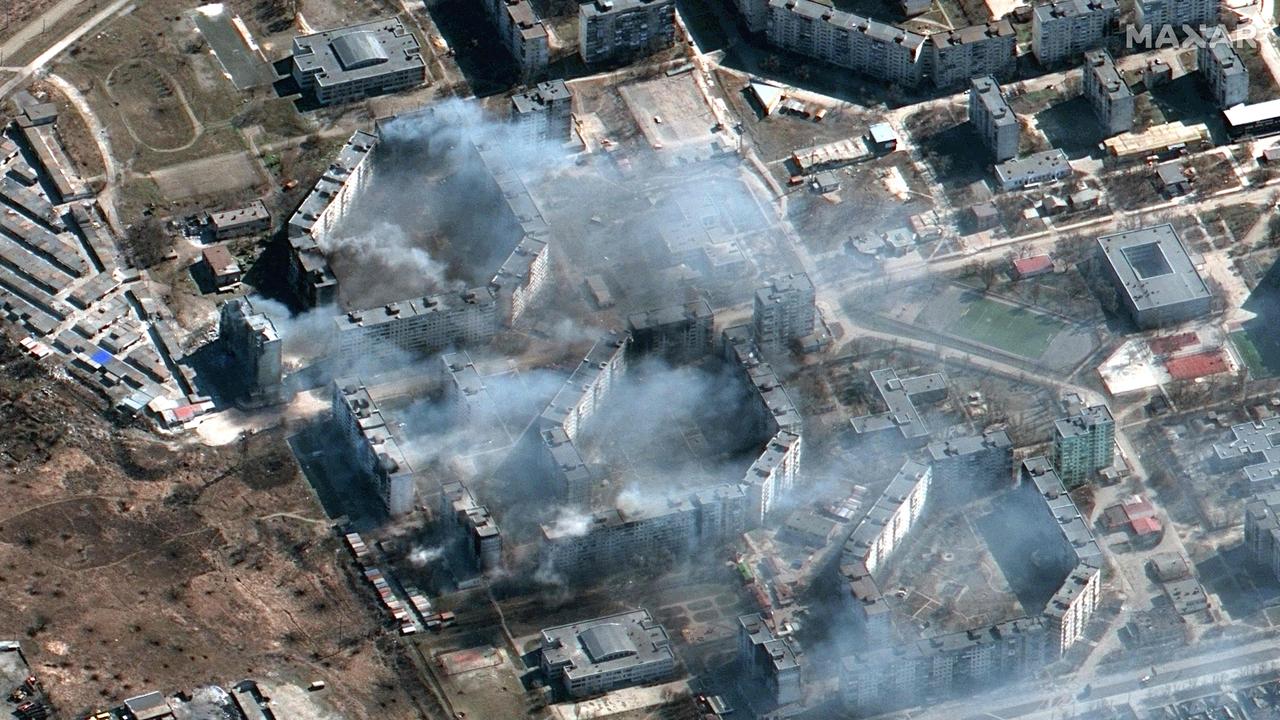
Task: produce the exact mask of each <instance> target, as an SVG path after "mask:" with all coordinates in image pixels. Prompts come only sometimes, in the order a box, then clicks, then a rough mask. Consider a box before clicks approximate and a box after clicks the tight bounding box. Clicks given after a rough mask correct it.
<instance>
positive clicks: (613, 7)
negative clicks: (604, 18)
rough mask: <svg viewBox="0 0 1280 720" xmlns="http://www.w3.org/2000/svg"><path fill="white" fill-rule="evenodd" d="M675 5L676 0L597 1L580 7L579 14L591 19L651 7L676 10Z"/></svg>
mask: <svg viewBox="0 0 1280 720" xmlns="http://www.w3.org/2000/svg"><path fill="white" fill-rule="evenodd" d="M675 4H676V3H675V0H595V1H594V2H585V3H582V4H581V5H579V6H578V12H580V13H581V14H583V15H585V16H587V17H589V18H590V17H599V16H601V15H613V14H616V13H625V12H631V11H633V10H641V9H644V8H647V7H650V6H653V7H663V6H666V7H672V8H674V7H675Z"/></svg>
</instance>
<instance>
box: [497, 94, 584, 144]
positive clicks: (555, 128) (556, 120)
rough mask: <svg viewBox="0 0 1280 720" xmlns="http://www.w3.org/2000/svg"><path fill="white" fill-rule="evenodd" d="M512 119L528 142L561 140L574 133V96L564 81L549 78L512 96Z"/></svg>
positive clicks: (516, 128) (566, 139) (520, 135)
mask: <svg viewBox="0 0 1280 720" xmlns="http://www.w3.org/2000/svg"><path fill="white" fill-rule="evenodd" d="M511 122H512V125H513V126H514V127H515V131H516V134H517V135H518V136H519V137H521V138H522V139H524V140H525V141H527V142H533V141H541V142H549V143H564V142H566V141H568V140H569V137H570V136H571V134H572V133H573V95H572V94H571V93H570V92H569V86H568V85H566V84H565V82H564V80H549V81H546V82H540V83H538V84H537V85H535V86H533V87H531V88H529V89H528V90H525V91H524V92H521V93H516V94H515V95H513V96H511Z"/></svg>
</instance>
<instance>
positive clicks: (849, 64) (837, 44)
mask: <svg viewBox="0 0 1280 720" xmlns="http://www.w3.org/2000/svg"><path fill="white" fill-rule="evenodd" d="M765 31H766V37H767V38H768V42H769V44H770V45H774V46H776V47H780V48H782V49H784V50H789V51H791V52H794V53H798V54H800V55H804V56H806V57H811V58H816V59H818V60H822V61H823V62H828V63H831V64H832V65H837V66H839V67H844V68H849V69H851V70H853V71H854V72H857V73H860V74H863V75H866V76H868V77H872V78H875V79H877V80H883V81H885V82H889V83H894V84H899V85H905V86H907V87H914V86H916V85H917V84H919V82H920V79H921V78H922V77H923V75H924V69H925V68H924V65H925V63H924V62H923V57H924V45H925V38H924V36H923V35H919V34H916V33H913V32H909V31H906V30H903V29H901V28H898V27H895V26H893V25H890V24H888V23H883V22H880V21H878V20H872V19H870V18H865V17H861V16H858V15H853V14H851V13H847V12H843V11H840V10H836V9H834V8H832V7H831V6H829V5H824V4H822V3H819V2H815V1H814V0H769V4H768V16H767V19H766V25H765Z"/></svg>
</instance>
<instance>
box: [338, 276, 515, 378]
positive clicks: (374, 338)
mask: <svg viewBox="0 0 1280 720" xmlns="http://www.w3.org/2000/svg"><path fill="white" fill-rule="evenodd" d="M333 321H334V324H335V326H336V327H337V337H338V341H337V349H338V356H339V357H341V358H344V359H347V360H356V359H361V360H377V359H382V358H387V357H391V356H393V355H395V354H396V353H408V354H411V355H430V354H431V353H435V352H439V351H441V350H444V349H446V348H450V347H468V346H474V345H479V344H483V343H486V342H488V341H489V340H491V339H492V338H493V336H494V335H495V334H496V333H497V332H498V312H497V303H496V301H495V300H494V297H493V291H492V290H490V289H489V288H487V287H485V288H473V289H471V290H466V291H463V292H461V293H441V294H439V295H432V296H429V297H423V298H414V299H411V300H401V301H399V302H393V303H388V304H386V305H384V306H382V307H380V308H375V309H372V310H352V311H351V312H348V313H346V314H345V315H340V316H338V317H336V318H334V320H333Z"/></svg>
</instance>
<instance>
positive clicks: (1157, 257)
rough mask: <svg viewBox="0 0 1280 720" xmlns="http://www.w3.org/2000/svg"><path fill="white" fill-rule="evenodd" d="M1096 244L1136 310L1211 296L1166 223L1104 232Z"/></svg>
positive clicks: (1176, 235)
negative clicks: (1118, 231)
mask: <svg viewBox="0 0 1280 720" xmlns="http://www.w3.org/2000/svg"><path fill="white" fill-rule="evenodd" d="M1098 245H1099V247H1101V248H1102V253H1103V255H1104V256H1106V258H1107V262H1108V263H1109V264H1110V266H1111V269H1112V271H1113V272H1114V273H1115V275H1116V276H1117V277H1118V278H1119V279H1120V284H1121V286H1122V287H1123V288H1124V291H1125V293H1126V294H1127V295H1128V296H1129V299H1130V300H1131V302H1132V303H1133V305H1134V307H1136V308H1137V309H1139V310H1148V309H1151V308H1158V307H1163V306H1166V305H1172V304H1176V303H1181V302H1186V301H1189V300H1198V299H1202V298H1208V297H1209V296H1210V293H1209V287H1208V286H1207V285H1205V282H1204V279H1203V278H1201V277H1200V273H1198V272H1196V268H1195V265H1194V264H1193V263H1192V262H1191V255H1190V254H1188V253H1187V249H1186V247H1185V246H1184V245H1183V244H1182V239H1181V238H1179V237H1178V233H1177V232H1176V231H1175V230H1174V229H1173V226H1172V225H1170V224H1168V223H1166V224H1163V225H1153V226H1150V227H1145V228H1139V229H1137V230H1129V231H1126V232H1121V233H1115V234H1113V235H1105V236H1103V237H1100V238H1098Z"/></svg>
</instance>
